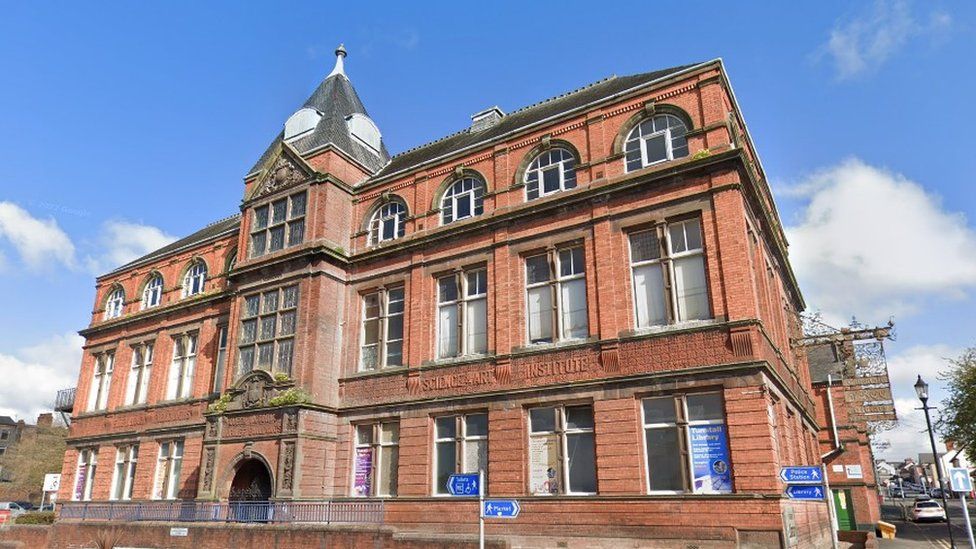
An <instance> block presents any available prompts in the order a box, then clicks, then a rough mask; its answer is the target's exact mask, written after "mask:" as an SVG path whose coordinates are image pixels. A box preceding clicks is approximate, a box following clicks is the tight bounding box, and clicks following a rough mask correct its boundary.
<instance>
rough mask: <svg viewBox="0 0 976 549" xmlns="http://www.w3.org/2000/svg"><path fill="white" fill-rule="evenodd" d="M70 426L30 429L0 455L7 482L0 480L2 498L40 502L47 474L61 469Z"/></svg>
mask: <svg viewBox="0 0 976 549" xmlns="http://www.w3.org/2000/svg"><path fill="white" fill-rule="evenodd" d="M67 434H68V429H66V428H65V427H61V426H58V425H52V426H50V427H47V426H38V427H37V428H36V429H33V430H30V431H27V432H25V433H24V435H23V436H22V437H21V439H20V440H19V441H18V442H17V443H16V444H14V445H12V446H10V447H9V448H7V452H6V453H5V454H4V455H3V456H0V469H3V475H4V480H5V482H0V501H17V500H26V501H39V500H40V499H41V486H42V485H43V484H44V475H45V474H47V473H57V472H60V471H61V466H62V465H63V461H64V451H65V442H64V439H65V437H66V436H67Z"/></svg>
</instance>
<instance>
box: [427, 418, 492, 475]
mask: <svg viewBox="0 0 976 549" xmlns="http://www.w3.org/2000/svg"><path fill="white" fill-rule="evenodd" d="M478 471H485V473H486V474H487V472H488V414H484V413H479V414H466V415H457V416H443V417H438V418H434V487H433V488H434V493H435V494H448V493H450V492H448V489H447V482H448V479H450V477H451V475H453V474H455V473H477V472H478ZM486 482H487V480H486Z"/></svg>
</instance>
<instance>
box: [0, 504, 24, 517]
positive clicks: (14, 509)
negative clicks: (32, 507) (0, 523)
mask: <svg viewBox="0 0 976 549" xmlns="http://www.w3.org/2000/svg"><path fill="white" fill-rule="evenodd" d="M0 511H10V519H11V520H12V519H15V518H17V517H19V516H20V515H23V514H24V513H26V512H27V509H24V508H23V507H21V506H20V504H19V503H17V502H16V501H0Z"/></svg>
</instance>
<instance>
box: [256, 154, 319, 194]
mask: <svg viewBox="0 0 976 549" xmlns="http://www.w3.org/2000/svg"><path fill="white" fill-rule="evenodd" d="M309 175H310V174H309V173H308V172H307V171H306V170H305V169H303V168H302V167H300V166H299V165H298V164H297V163H296V162H294V161H293V160H292V159H291V158H289V157H288V156H286V155H284V154H282V155H281V156H279V157H278V159H277V160H275V163H274V165H273V166H272V167H271V168H270V169H269V170H268V172H267V174H266V175H265V177H264V180H263V181H261V184H260V185H259V187H258V191H257V192H256V193H255V194H254V197H253V198H258V197H261V196H265V195H268V194H271V193H274V192H276V191H279V190H281V189H285V188H288V187H293V186H295V185H298V184H299V183H303V182H305V181H306V180H308V178H309Z"/></svg>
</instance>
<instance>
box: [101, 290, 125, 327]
mask: <svg viewBox="0 0 976 549" xmlns="http://www.w3.org/2000/svg"><path fill="white" fill-rule="evenodd" d="M123 312H125V288H123V287H122V286H121V285H119V284H115V285H113V286H112V289H111V290H110V291H109V293H108V295H107V296H106V297H105V314H104V316H103V320H112V319H114V318H119V317H120V316H122V313H123Z"/></svg>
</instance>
